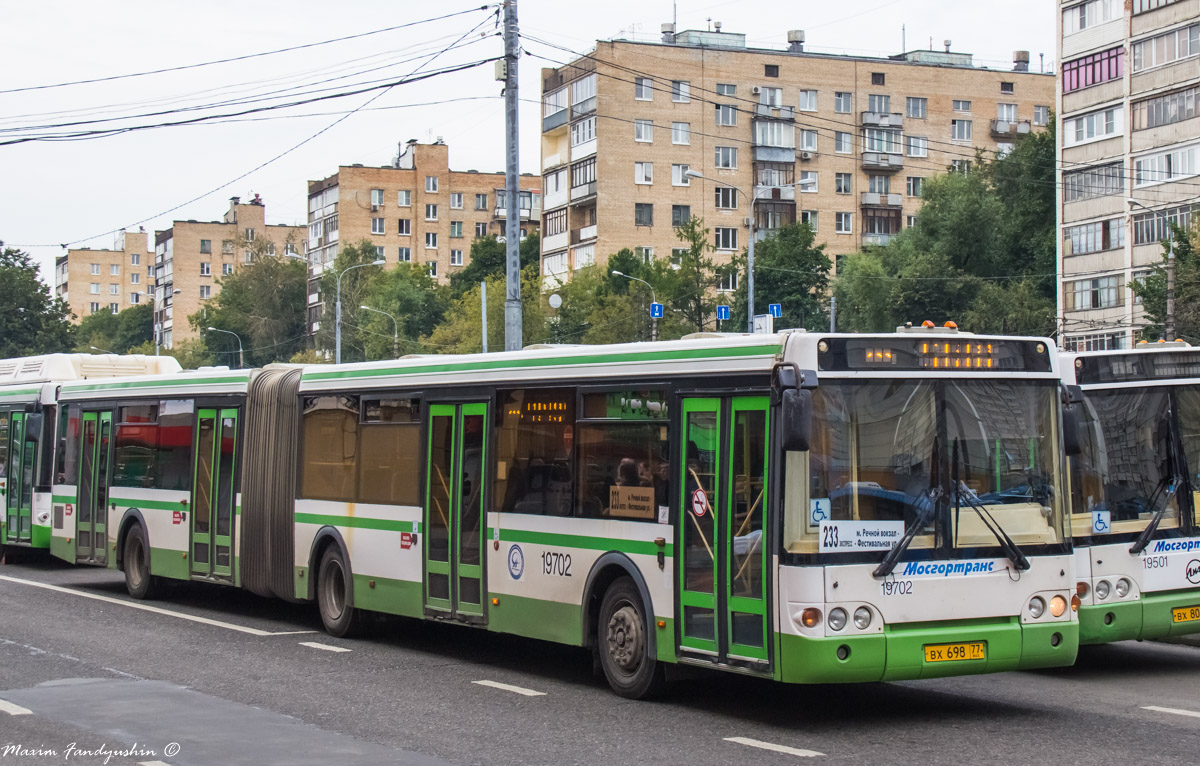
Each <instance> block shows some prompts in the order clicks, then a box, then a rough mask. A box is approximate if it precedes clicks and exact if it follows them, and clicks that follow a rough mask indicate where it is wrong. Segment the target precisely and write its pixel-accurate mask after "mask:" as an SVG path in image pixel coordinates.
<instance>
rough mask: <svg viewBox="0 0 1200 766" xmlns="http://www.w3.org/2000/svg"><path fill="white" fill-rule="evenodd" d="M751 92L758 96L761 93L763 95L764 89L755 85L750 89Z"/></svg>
mask: <svg viewBox="0 0 1200 766" xmlns="http://www.w3.org/2000/svg"><path fill="white" fill-rule="evenodd" d="M750 92H751V93H753V94H754V95H756V96H757V95H758V94H759V93H762V88H760V87H758V86H757V85H755V86H754V87H753V88H751V89H750Z"/></svg>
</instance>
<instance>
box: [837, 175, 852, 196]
mask: <svg viewBox="0 0 1200 766" xmlns="http://www.w3.org/2000/svg"><path fill="white" fill-rule="evenodd" d="M853 179H854V176H853V175H852V174H850V173H835V174H834V176H833V190H834V192H836V193H837V194H852V193H853V191H852V190H851V185H852V184H853V182H854V181H853Z"/></svg>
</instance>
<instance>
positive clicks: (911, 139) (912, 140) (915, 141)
mask: <svg viewBox="0 0 1200 766" xmlns="http://www.w3.org/2000/svg"><path fill="white" fill-rule="evenodd" d="M904 144H905V153H906V154H907V155H908V156H909V157H928V156H929V139H928V138H925V137H924V136H905V137H904Z"/></svg>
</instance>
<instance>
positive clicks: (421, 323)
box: [342, 263, 449, 359]
mask: <svg viewBox="0 0 1200 766" xmlns="http://www.w3.org/2000/svg"><path fill="white" fill-rule="evenodd" d="M364 271H365V269H364ZM353 273H354V272H351V274H353ZM347 278H349V275H347ZM448 300H449V289H448V288H447V287H444V286H442V285H439V284H438V283H437V280H436V279H434V278H433V277H431V276H429V271H428V270H426V269H425V268H423V267H421V266H418V265H416V264H411V263H400V264H397V266H396V268H394V269H392V270H390V271H386V272H384V273H382V274H379V275H378V276H376V277H375V279H373V280H372V281H371V282H370V284H369V287H368V289H367V291H366V293H365V297H364V299H363V302H362V303H361V304H358V303H356V304H354V305H353V306H347V305H346V303H345V302H344V301H343V303H342V311H343V324H345V318H347V317H349V318H352V319H353V322H354V323H355V325H356V328H357V330H358V331H359V334H360V336H361V340H362V343H363V349H364V352H365V355H366V358H367V359H392V358H394V357H393V349H392V341H393V336H394V334H398V335H399V354H400V355H403V354H414V353H418V352H420V351H423V350H424V348H423V347H422V346H421V342H420V340H421V337H422V336H425V335H429V334H430V333H432V332H433V330H434V328H435V327H437V325H438V324H439V323H440V322H441V321H442V317H443V316H444V315H445V313H446V305H447V301H448ZM360 305H362V306H370V307H371V308H373V309H375V311H363V310H362V309H360V308H359V306H360ZM380 311H384V312H387V313H388V314H391V315H392V316H393V317H395V318H396V325H395V327H393V325H392V320H391V319H389V318H388V317H386V316H383V315H382V314H380V313H378V312H380ZM344 331H345V328H344V327H343V332H344Z"/></svg>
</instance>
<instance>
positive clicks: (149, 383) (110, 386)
mask: <svg viewBox="0 0 1200 766" xmlns="http://www.w3.org/2000/svg"><path fill="white" fill-rule="evenodd" d="M249 380H250V378H249V377H247V376H245V375H236V376H233V377H228V378H192V377H188V376H186V375H184V376H182V377H180V378H176V379H173V380H132V381H129V382H126V383H92V384H90V385H79V386H70V387H69V388H64V389H63V395H64V396H69V395H70V394H73V393H76V392H82V391H120V390H123V389H129V388H158V387H160V386H212V385H217V384H219V383H246V382H247V381H249Z"/></svg>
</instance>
